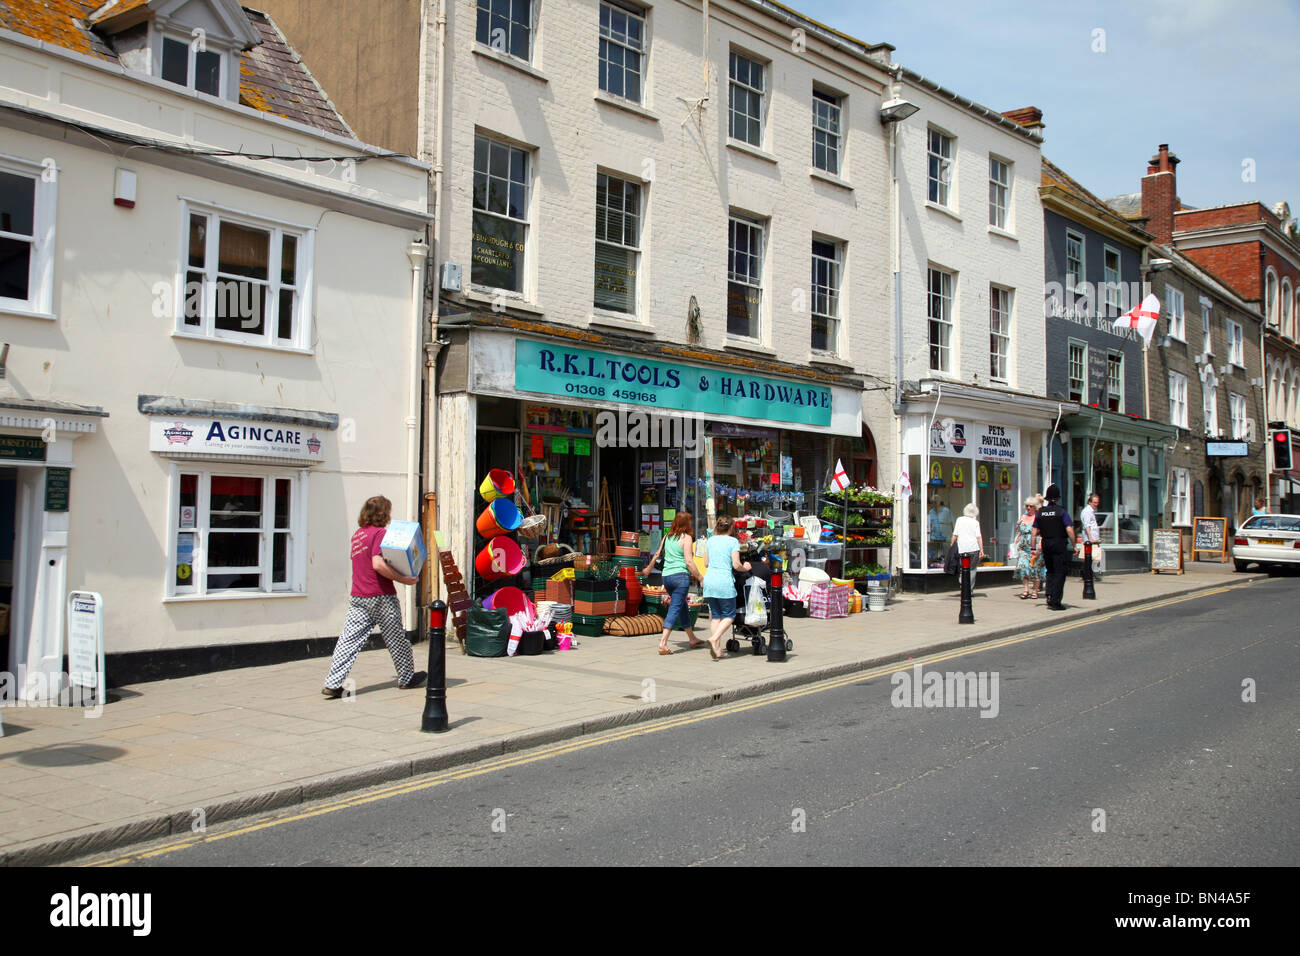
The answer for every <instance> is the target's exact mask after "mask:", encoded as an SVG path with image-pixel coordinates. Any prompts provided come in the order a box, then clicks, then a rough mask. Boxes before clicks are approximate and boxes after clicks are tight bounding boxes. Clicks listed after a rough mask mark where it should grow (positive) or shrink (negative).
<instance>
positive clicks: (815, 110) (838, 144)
mask: <svg viewBox="0 0 1300 956" xmlns="http://www.w3.org/2000/svg"><path fill="white" fill-rule="evenodd" d="M819 113H824V114H826V115H825V116H822V115H819ZM818 133H820V134H821V135H822V137H823V139H824V140H825V142H824V144H823V145H824V150H823V151H824V153H825V154H826V156H827V157H829V158H828V159H827V163H828V164H829V165H821V164H819V163H818V162H817V134H818ZM812 139H813V144H812V145H813V158H812V164H813V168H814V169H820V170H821V171H822V172H824V173H828V174H829V175H831V176H840V175H842V173H841V170H843V168H844V97H843V96H841V95H840V94H839V93H832V92H831V91H830V90H825V89H820V88H818V87H816V86H814V87H813V95H812ZM832 158H833V162H832Z"/></svg>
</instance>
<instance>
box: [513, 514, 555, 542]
mask: <svg viewBox="0 0 1300 956" xmlns="http://www.w3.org/2000/svg"><path fill="white" fill-rule="evenodd" d="M547 524H549V522H548V521H547V520H546V515H529V516H528V517H527V518H525V519H524V520H523V521H521V522H519V527H518V528H516V529H515V530H517V531H518V532H519V535H520V537H523V538H536V537H540V536H541V535H543V534H545V533H546V526H547Z"/></svg>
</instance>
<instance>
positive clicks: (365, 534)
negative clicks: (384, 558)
mask: <svg viewBox="0 0 1300 956" xmlns="http://www.w3.org/2000/svg"><path fill="white" fill-rule="evenodd" d="M387 530H388V529H387V528H377V527H375V526H374V525H370V526H369V527H366V528H358V529H357V530H356V533H355V534H354V535H352V596H353V597H379V596H380V595H381V594H396V593H397V588H395V587H393V582H392V581H390V580H388V578H386V577H384V576H383V575H382V574H380V573H379V572H378V571H376V570H375V568H374V564H373V563H372V561H373V559H374V556H375V555H377V554H380V555H382V554H383V552H382V551H380V549H379V542H381V541H383V540H384V532H385V531H387Z"/></svg>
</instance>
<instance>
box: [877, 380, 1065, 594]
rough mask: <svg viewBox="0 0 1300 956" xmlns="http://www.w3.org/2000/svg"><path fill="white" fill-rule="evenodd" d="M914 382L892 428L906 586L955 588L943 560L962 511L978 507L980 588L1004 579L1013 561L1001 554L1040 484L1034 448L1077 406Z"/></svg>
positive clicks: (1037, 449) (1037, 452) (1009, 576)
mask: <svg viewBox="0 0 1300 956" xmlns="http://www.w3.org/2000/svg"><path fill="white" fill-rule="evenodd" d="M921 384H922V390H921V391H919V392H916V393H912V394H910V395H906V396H904V414H903V416H902V419H901V423H900V425H901V428H902V448H903V457H904V463H903V468H905V469H906V472H907V476H908V484H909V485H910V487H911V493H910V495H907V496H905V497H904V499H903V508H902V516H901V518H900V521H899V527H898V534H899V537H900V539H901V541H902V545H901V548H900V553H901V555H902V561H903V572H904V586H905V587H907V588H909V589H913V590H919V591H928V590H942V589H945V588H949V587H952V586H953V582H952V580H951V579H950V578H948V577H947V576H946V575H944V573H943V565H944V558H945V557H946V556H947V553H948V547H949V544H950V542H951V540H952V535H953V525H954V523H955V521H956V519H957V518H959V517H960V516H961V515H962V513H963V511H964V509H965V507H966V506H967V505H974V506H975V507H976V508H978V509H979V518H978V520H979V524H980V529H981V531H982V533H983V538H984V553H985V560H984V561H983V562H982V563H981V564H980V575H979V580H980V582H981V583H985V582H988V583H993V582H1002V581H1005V582H1010V581H1011V580H1012V579H1013V577H1014V572H1015V556H1014V554H1009V553H1008V552H1009V549H1010V548H1011V546H1012V543H1013V541H1014V538H1015V529H1016V523H1017V521H1018V520H1019V518H1020V515H1021V514H1022V513H1023V510H1024V509H1023V504H1024V500H1025V498H1026V497H1028V496H1029V495H1030V494H1034V493H1037V492H1039V491H1042V489H1043V486H1044V485H1045V482H1044V481H1043V480H1042V472H1041V471H1040V469H1039V467H1038V465H1039V462H1040V451H1041V449H1042V448H1043V445H1044V442H1045V441H1046V439H1047V437H1048V436H1049V435H1050V434H1051V432H1052V429H1053V427H1054V424H1055V422H1056V421H1057V419H1058V417H1059V416H1060V415H1061V414H1063V412H1064V411H1066V410H1072V409H1074V408H1077V406H1076V405H1074V404H1073V403H1070V404H1069V405H1068V406H1062V404H1061V403H1059V402H1054V401H1051V400H1049V399H1043V398H1039V397H1036V396H1026V395H1020V394H1018V393H1014V392H1004V391H1001V390H998V389H984V388H978V387H975V386H967V385H957V384H955V383H947V382H944V383H940V382H933V381H932V382H923V383H921ZM986 572H991V573H986ZM994 573H996V574H998V575H999V577H996V578H995V577H994Z"/></svg>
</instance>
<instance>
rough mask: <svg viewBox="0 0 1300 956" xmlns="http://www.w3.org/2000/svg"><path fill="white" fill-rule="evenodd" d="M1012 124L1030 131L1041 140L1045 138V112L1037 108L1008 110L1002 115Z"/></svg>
mask: <svg viewBox="0 0 1300 956" xmlns="http://www.w3.org/2000/svg"><path fill="white" fill-rule="evenodd" d="M1002 115H1003V116H1005V117H1006V118H1007V119H1009V120H1011V122H1013V123H1015V124H1016V125H1018V126H1022V127H1024V128H1025V129H1027V130H1029V132H1030V133H1032V134H1033V135H1034V136H1037V137H1038V138H1039V139H1042V138H1043V126H1044V123H1043V111H1042V110H1040V109H1039V108H1038V107H1037V106H1025V107H1022V108H1021V109H1018V110H1006V111H1005V112H1003V114H1002Z"/></svg>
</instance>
